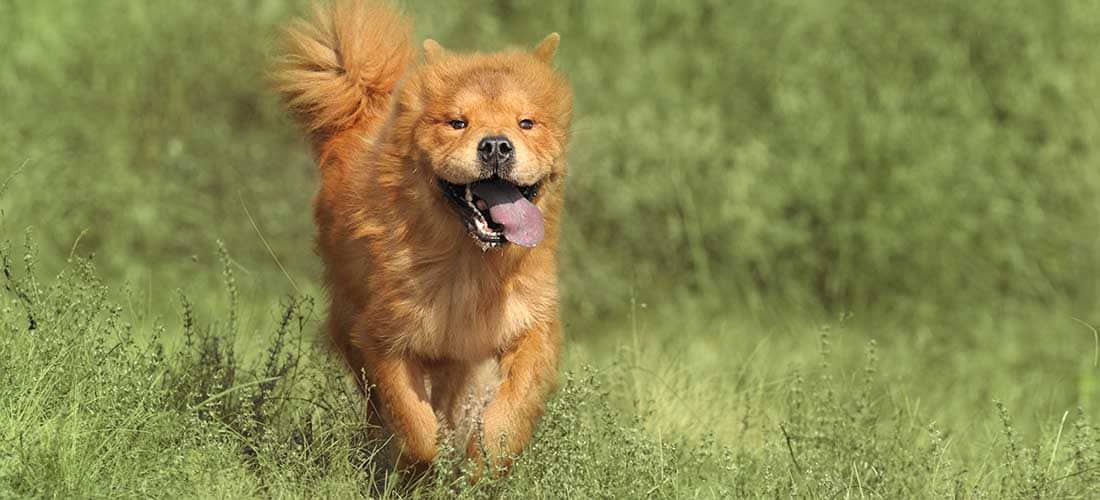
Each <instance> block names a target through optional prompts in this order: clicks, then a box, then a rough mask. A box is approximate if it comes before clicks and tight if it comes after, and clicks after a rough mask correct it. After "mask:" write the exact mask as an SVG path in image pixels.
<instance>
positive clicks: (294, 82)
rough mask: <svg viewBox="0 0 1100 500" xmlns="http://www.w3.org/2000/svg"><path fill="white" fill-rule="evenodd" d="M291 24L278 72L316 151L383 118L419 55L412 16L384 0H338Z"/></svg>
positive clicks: (280, 85)
mask: <svg viewBox="0 0 1100 500" xmlns="http://www.w3.org/2000/svg"><path fill="white" fill-rule="evenodd" d="M314 10H315V15H314V18H313V20H312V21H307V20H304V19H299V20H297V21H296V22H294V23H292V24H291V25H290V26H288V27H287V29H286V54H285V56H284V57H283V58H282V60H281V61H280V64H279V66H278V67H277V69H276V71H275V74H274V77H275V81H276V88H277V89H278V91H279V92H281V93H282V95H283V97H284V98H285V99H286V102H287V104H288V105H289V107H290V109H291V111H293V112H294V113H295V114H296V115H297V117H298V119H299V121H301V122H302V124H303V125H304V126H305V127H306V128H307V129H308V131H309V133H310V138H311V140H312V143H313V147H314V150H315V151H318V152H320V151H321V150H322V149H323V148H324V147H325V144H326V143H327V142H328V141H329V140H331V139H334V138H336V137H337V136H339V135H342V134H343V132H347V131H351V130H360V129H362V130H365V129H369V128H371V127H372V126H373V125H374V124H375V123H377V122H379V121H380V120H382V119H384V117H385V114H386V113H387V109H388V105H389V99H390V95H391V94H392V93H393V91H394V88H395V87H396V86H397V84H398V82H399V81H400V80H401V77H402V75H404V74H405V72H406V71H407V70H408V69H409V68H410V67H411V65H412V64H413V63H414V61H415V57H416V52H415V50H414V49H413V42H412V28H411V25H410V23H409V20H408V19H406V18H405V17H404V16H402V15H401V13H400V12H398V11H396V10H395V9H394V8H393V7H391V6H390V5H388V4H387V3H385V2H383V1H378V0H366V1H362V0H359V1H350V0H338V1H335V2H331V3H328V4H325V5H322V4H318V5H317V6H316V7H315V9H314Z"/></svg>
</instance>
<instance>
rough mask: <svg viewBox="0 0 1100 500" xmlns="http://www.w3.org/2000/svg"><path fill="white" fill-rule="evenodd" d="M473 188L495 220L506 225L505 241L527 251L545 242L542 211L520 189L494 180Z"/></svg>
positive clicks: (478, 184) (471, 187) (475, 185)
mask: <svg viewBox="0 0 1100 500" xmlns="http://www.w3.org/2000/svg"><path fill="white" fill-rule="evenodd" d="M470 189H471V190H472V191H473V192H474V194H476V195H477V196H478V197H479V198H481V199H482V200H485V203H486V204H488V205H489V215H490V216H491V217H492V218H493V221H495V222H496V223H497V224H500V225H501V226H504V238H505V239H507V240H508V241H511V242H512V243H515V244H517V245H520V246H524V247H527V248H531V247H533V246H535V245H538V244H539V242H540V241H542V237H543V236H544V233H545V228H543V225H542V212H540V211H539V209H538V207H536V206H535V204H534V203H531V202H530V201H529V200H528V199H527V198H524V197H523V194H521V193H520V192H519V189H517V188H516V186H514V185H512V184H509V183H507V182H505V181H502V180H500V179H494V180H491V181H483V182H479V183H477V184H474V185H473V186H470Z"/></svg>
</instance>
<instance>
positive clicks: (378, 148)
mask: <svg viewBox="0 0 1100 500" xmlns="http://www.w3.org/2000/svg"><path fill="white" fill-rule="evenodd" d="M287 33H288V54H287V56H286V59H285V61H284V62H285V63H284V65H283V66H282V67H281V68H280V70H279V72H278V79H279V82H280V90H281V92H282V93H283V94H284V96H285V97H286V99H287V102H288V103H289V105H290V107H291V109H292V110H293V111H294V112H295V113H297V115H298V116H299V117H300V119H301V120H302V122H303V123H304V125H305V126H306V127H307V128H308V129H309V131H310V134H311V139H312V144H313V147H314V150H315V152H316V154H317V157H318V163H319V164H320V169H321V176H322V185H321V189H320V192H319V193H318V194H317V197H316V199H315V201H314V219H315V221H316V223H317V227H318V230H319V235H318V237H317V249H318V251H319V253H320V254H321V257H322V258H323V260H324V264H325V281H326V284H327V286H328V289H329V292H330V295H331V301H332V303H331V310H330V313H329V317H328V321H327V324H326V328H327V330H328V333H329V335H330V336H331V339H332V341H333V343H334V345H335V346H336V348H337V349H338V350H339V352H340V353H341V354H342V355H343V357H344V359H345V360H346V361H347V363H348V364H349V365H350V367H351V369H352V370H353V371H354V372H355V373H356V374H358V375H359V381H360V383H361V384H362V386H363V387H364V388H365V389H367V388H369V390H367V391H366V392H367V393H368V394H369V395H370V402H371V404H372V405H373V406H374V408H375V409H376V410H377V411H375V412H372V413H376V414H378V415H380V417H381V423H382V424H383V426H384V427H385V428H386V429H388V430H389V431H390V432H392V434H393V437H394V438H395V440H396V442H397V443H398V444H399V449H400V455H399V460H400V462H401V463H402V464H411V465H418V466H422V465H424V464H426V463H428V462H430V461H432V460H433V459H434V458H435V457H436V454H437V439H438V435H439V429H440V423H443V424H445V425H448V426H450V427H452V428H457V429H462V428H464V426H465V424H468V421H469V420H471V417H470V415H469V414H468V405H466V404H465V403H466V402H467V401H468V400H470V398H471V397H472V396H477V395H478V394H484V395H485V397H486V399H487V404H486V405H485V406H484V408H483V409H482V410H478V414H479V416H480V418H479V419H478V420H479V421H480V422H481V423H482V424H483V427H482V429H483V432H481V433H477V432H474V433H470V435H469V437H468V438H464V441H463V442H462V443H460V446H464V447H465V450H466V454H467V457H470V458H474V459H479V458H480V456H481V454H480V452H479V450H480V449H481V447H482V446H484V448H485V449H486V450H487V451H488V452H489V456H490V457H493V458H494V459H496V458H497V457H507V456H511V455H514V454H516V453H518V452H520V451H521V450H522V449H523V447H524V445H525V444H526V443H527V441H528V440H529V439H530V437H531V434H532V432H533V431H534V427H535V424H536V422H537V421H538V419H539V418H540V416H541V415H542V413H543V408H544V404H545V401H546V399H547V397H548V395H549V394H550V392H551V391H552V389H553V387H554V384H555V379H556V377H557V362H558V352H559V349H560V343H561V328H560V323H559V320H558V302H557V279H556V269H555V266H556V264H555V252H556V249H557V242H558V217H559V214H560V212H561V207H562V197H563V191H564V187H565V183H564V180H565V162H564V154H565V149H566V141H567V139H568V135H569V124H570V116H571V109H572V97H571V93H570V90H569V86H568V84H567V82H566V81H565V79H564V78H563V77H562V76H561V75H560V74H559V73H557V72H556V71H555V70H554V68H553V67H552V66H551V59H552V58H553V55H554V51H555V49H556V48H557V45H558V36H557V34H551V35H550V36H548V37H546V39H545V40H543V41H542V43H540V44H539V45H538V46H537V47H536V48H535V49H534V50H533V51H531V52H528V51H522V50H508V51H504V52H499V53H493V54H479V53H473V54H459V53H453V52H449V51H447V50H445V49H443V48H442V47H440V45H439V44H438V43H436V42H435V41H433V40H430V39H429V40H426V41H425V42H424V44H423V48H424V62H423V63H418V62H417V61H416V59H417V51H416V49H415V45H414V44H413V42H412V40H411V35H410V26H409V22H408V20H407V19H405V18H404V17H402V16H401V15H400V14H399V13H398V12H396V11H395V10H393V9H392V8H391V7H390V6H388V5H386V4H383V3H380V2H376V1H367V2H344V3H337V4H334V5H331V6H324V7H319V8H318V9H317V13H316V17H315V18H314V20H313V21H311V22H306V21H299V22H298V23H297V24H294V25H292V26H291V27H290V28H289V29H288V30H287ZM494 379H495V380H494ZM479 436H483V437H484V439H483V440H479ZM507 462H508V459H507V458H503V459H502V463H503V464H505V465H506V464H507Z"/></svg>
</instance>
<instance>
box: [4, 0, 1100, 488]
mask: <svg viewBox="0 0 1100 500" xmlns="http://www.w3.org/2000/svg"><path fill="white" fill-rule="evenodd" d="M307 3H308V2H307V1H304V0H303V1H297V0H227V1H224V2H191V3H184V2H176V3H170V2H124V1H119V0H102V1H98V2H79V3H74V2H61V1H56V0H47V1H40V2H30V1H15V0H12V1H6V2H5V1H3V0H0V181H2V184H0V241H3V242H5V243H3V245H2V246H0V257H2V260H0V264H2V266H0V267H2V269H0V271H2V273H0V281H2V282H3V284H4V290H3V291H2V292H0V294H2V295H3V302H2V303H0V327H2V329H3V331H2V333H0V498H8V497H12V498H23V497H60V498H74V497H149V496H156V497H202V498H239V497H260V498H268V497H314V496H319V497H323V498H327V497H335V498H344V497H359V496H369V497H410V496H411V497H445V498H451V497H452V496H456V495H457V496H463V497H507V498H528V497H543V498H558V497H576V498H606V497H615V498H639V497H668V498H684V497H692V498H694V497H702V498H714V497H723V498H745V497H765V498H774V497H800V498H801V497H808V498H840V497H886V498H943V497H951V496H956V497H986V498H1010V497H1056V498H1093V497H1097V496H1100V333H1098V332H1097V327H1098V326H1100V285H1098V284H1100V279H1098V278H1100V105H1098V103H1097V98H1096V96H1098V95H1100V58H1097V57H1095V55H1094V53H1095V49H1094V48H1095V47H1097V46H1100V4H1098V3H1096V2H1093V1H1089V0H1054V1H1048V2H996V1H993V0H978V1H973V2H954V1H948V0H934V1H931V2H916V1H908V0H907V1H899V2H878V1H871V0H821V1H817V2H794V1H787V0H783V1H776V2H750V1H747V0H737V1H719V0H700V1H693V2H657V1H655V0H646V1H626V0H621V1H620V0H608V1H599V2H583V1H580V0H570V1H561V2H552V3H551V2H538V1H534V0H498V1H493V2H490V1H483V0H478V1H473V2H466V3H463V5H462V6H461V7H459V6H457V5H456V4H454V3H453V2H444V1H442V0H408V1H404V2H401V3H402V5H403V6H404V7H405V8H406V10H407V11H408V12H409V13H410V14H411V15H412V16H413V17H414V18H415V19H416V24H417V31H418V36H421V37H425V36H431V37H433V38H435V39H437V40H440V41H441V42H442V43H443V44H444V45H446V46H448V47H452V48H456V49H468V50H472V49H474V48H480V49H483V50H490V49H495V48H500V47H505V46H509V45H528V46H530V45H532V44H534V43H535V42H537V41H538V40H540V39H541V38H542V37H543V36H544V35H545V34H546V33H548V32H551V31H558V32H560V33H561V35H562V45H561V48H560V51H559V54H558V57H557V61H558V64H559V65H560V67H561V69H562V70H563V71H564V72H565V73H566V74H567V75H569V77H570V79H571V81H572V82H573V85H574V90H575V93H576V103H577V109H576V113H575V116H576V121H575V127H574V136H573V141H572V145H571V151H570V155H569V158H570V179H569V194H568V204H567V219H566V222H565V234H564V248H563V256H562V262H561V272H562V276H561V278H562V279H561V281H562V284H563V290H562V300H563V303H564V306H565V307H564V313H563V316H564V321H565V325H566V336H567V348H566V357H565V361H564V366H563V374H562V378H561V388H560V390H559V391H558V394H557V396H556V397H555V398H554V400H553V401H552V403H551V405H550V409H549V411H548V414H547V416H546V417H545V419H544V420H543V423H542V425H541V426H540V429H539V432H538V434H537V436H536V438H535V441H534V442H533V444H532V445H531V446H530V448H529V449H528V450H527V451H526V452H525V453H524V454H523V455H522V456H521V457H520V459H519V460H518V462H517V464H516V466H515V468H514V469H513V471H512V472H511V474H510V475H509V476H507V477H505V478H503V479H499V480H494V481H482V482H479V483H477V484H476V485H474V486H471V485H470V484H469V482H468V481H467V479H466V475H467V474H469V473H471V472H472V471H470V470H468V469H469V466H465V465H463V464H461V463H458V462H454V463H450V462H444V463H440V464H439V465H438V467H436V468H435V469H434V470H433V471H431V473H430V474H428V475H426V476H424V477H421V478H409V477H406V476H402V475H400V474H396V473H392V472H390V471H387V470H385V469H384V462H383V461H382V460H380V459H379V458H378V457H377V456H376V451H377V449H378V446H379V443H376V442H371V441H369V440H368V439H367V435H366V433H365V432H364V426H365V425H367V424H366V419H365V418H364V416H363V415H362V413H361V408H360V404H361V403H360V399H359V396H358V394H357V392H356V391H355V389H354V388H353V386H352V384H351V383H350V381H349V380H348V379H347V377H346V376H345V375H344V374H343V373H342V371H341V368H340V366H339V365H338V364H337V363H336V362H335V361H334V360H333V359H332V358H331V357H330V356H329V355H328V354H327V353H326V352H325V351H324V349H323V348H322V347H321V346H320V342H319V335H318V330H319V325H320V320H321V318H323V316H324V311H325V297H324V295H323V293H322V292H321V290H320V288H319V275H320V266H319V261H318V258H317V257H316V256H315V255H314V254H313V252H312V235H313V228H312V223H311V220H310V209H309V205H310V199H311V197H312V195H313V191H314V189H315V185H316V182H317V176H316V172H315V170H314V165H313V160H312V158H311V157H310V153H309V151H308V147H307V145H306V144H305V141H304V138H303V136H302V134H301V133H300V131H299V130H297V129H296V127H295V126H294V124H293V123H292V122H291V120H290V118H289V116H288V115H287V114H286V113H285V111H284V110H283V107H282V106H281V104H280V103H279V101H278V99H277V97H276V96H275V95H274V93H273V92H272V91H271V90H270V87H271V82H270V80H269V79H268V77H267V72H268V71H269V69H270V68H271V62H272V57H273V56H274V55H275V54H276V53H277V50H278V26H279V25H281V24H282V23H284V22H286V21H287V20H288V19H289V18H291V17H292V16H294V15H296V14H301V13H304V12H306V11H307V10H308V5H307Z"/></svg>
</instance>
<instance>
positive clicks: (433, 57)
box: [424, 38, 447, 64]
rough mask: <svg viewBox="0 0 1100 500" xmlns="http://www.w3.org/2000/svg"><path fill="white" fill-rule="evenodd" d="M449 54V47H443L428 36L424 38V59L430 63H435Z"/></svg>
mask: <svg viewBox="0 0 1100 500" xmlns="http://www.w3.org/2000/svg"><path fill="white" fill-rule="evenodd" d="M446 54H447V49H445V48H443V46H442V45H440V44H439V42H437V41H435V40H432V39H431V38H427V39H425V40H424V61H426V62H427V63H428V64H431V63H434V62H436V61H438V60H439V59H440V58H442V57H443V56H444V55H446Z"/></svg>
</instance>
